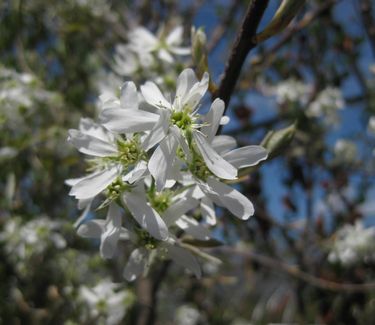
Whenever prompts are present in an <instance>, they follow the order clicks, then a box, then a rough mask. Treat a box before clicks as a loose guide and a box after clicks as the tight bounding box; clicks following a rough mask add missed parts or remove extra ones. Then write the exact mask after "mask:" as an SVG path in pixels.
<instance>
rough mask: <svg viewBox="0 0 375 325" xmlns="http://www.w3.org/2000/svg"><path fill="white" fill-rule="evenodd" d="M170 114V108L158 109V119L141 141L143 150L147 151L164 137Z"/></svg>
mask: <svg viewBox="0 0 375 325" xmlns="http://www.w3.org/2000/svg"><path fill="white" fill-rule="evenodd" d="M170 115H171V111H170V110H160V117H159V121H158V122H157V123H156V124H155V126H154V128H153V129H152V130H151V131H150V133H149V134H148V136H147V137H146V138H145V140H144V141H143V143H142V147H143V148H144V150H146V151H148V150H149V149H151V148H152V147H153V146H154V145H156V144H157V143H159V142H160V141H161V140H163V139H164V138H165V136H166V135H167V133H168V129H169V118H170Z"/></svg>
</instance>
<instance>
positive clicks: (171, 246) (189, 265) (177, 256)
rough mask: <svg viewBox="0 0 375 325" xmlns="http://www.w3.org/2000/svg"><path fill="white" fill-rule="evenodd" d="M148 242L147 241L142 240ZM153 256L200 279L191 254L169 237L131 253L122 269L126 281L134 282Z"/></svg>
mask: <svg viewBox="0 0 375 325" xmlns="http://www.w3.org/2000/svg"><path fill="white" fill-rule="evenodd" d="M144 240H149V239H147V238H146V239H144ZM146 247H148V248H146ZM150 248H151V249H150ZM155 256H163V257H164V258H167V259H171V260H173V261H174V262H175V263H177V264H179V265H181V266H183V267H184V268H186V269H188V270H190V271H191V272H193V273H194V275H195V276H196V277H197V278H200V277H201V275H202V271H201V268H200V265H199V263H198V261H197V259H196V258H195V256H194V255H193V254H191V253H190V252H189V251H188V250H186V249H184V248H182V247H181V246H179V244H178V242H177V241H176V239H174V238H172V237H169V238H168V240H167V241H163V242H159V243H155V242H152V241H151V242H149V243H146V246H145V247H139V248H136V249H135V250H133V251H132V253H131V254H130V256H129V259H128V262H127V264H126V266H125V269H124V273H123V275H124V277H125V279H126V280H127V281H134V280H135V279H136V278H137V277H138V276H140V275H142V274H144V273H145V272H146V271H147V269H148V268H149V266H150V262H151V261H152V260H153V259H154V258H155Z"/></svg>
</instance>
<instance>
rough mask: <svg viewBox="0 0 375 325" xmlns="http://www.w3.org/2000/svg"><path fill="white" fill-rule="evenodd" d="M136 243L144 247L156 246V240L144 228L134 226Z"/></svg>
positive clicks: (152, 247) (153, 247) (151, 247)
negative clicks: (136, 236) (136, 235)
mask: <svg viewBox="0 0 375 325" xmlns="http://www.w3.org/2000/svg"><path fill="white" fill-rule="evenodd" d="M136 232H137V234H138V244H139V245H140V246H143V247H144V248H146V249H149V250H152V249H155V248H156V247H157V246H158V240H157V239H155V238H153V237H152V236H151V235H150V234H149V233H148V232H147V231H146V230H143V229H140V228H136Z"/></svg>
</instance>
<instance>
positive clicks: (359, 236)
mask: <svg viewBox="0 0 375 325" xmlns="http://www.w3.org/2000/svg"><path fill="white" fill-rule="evenodd" d="M374 245H375V227H368V228H366V227H365V226H364V225H363V223H362V222H360V221H357V222H356V223H355V224H354V225H349V224H347V225H344V226H343V227H342V228H340V229H339V230H338V231H337V233H336V234H335V238H334V244H333V246H332V249H331V252H330V254H329V256H328V260H329V261H330V262H332V263H341V264H343V265H345V266H350V265H353V264H358V263H363V262H370V261H371V262H372V261H374V258H375V254H374Z"/></svg>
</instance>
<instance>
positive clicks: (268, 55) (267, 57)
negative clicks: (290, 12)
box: [253, 0, 340, 65]
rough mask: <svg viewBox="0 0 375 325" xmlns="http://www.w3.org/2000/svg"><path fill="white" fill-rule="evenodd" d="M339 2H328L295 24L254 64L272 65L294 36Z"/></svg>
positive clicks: (332, 0) (334, 0)
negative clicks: (279, 51)
mask: <svg viewBox="0 0 375 325" xmlns="http://www.w3.org/2000/svg"><path fill="white" fill-rule="evenodd" d="M338 1H340V0H327V1H326V2H325V3H324V4H322V5H321V6H319V7H318V8H316V9H314V10H311V11H309V12H307V13H306V14H305V15H304V17H303V18H302V19H301V20H300V21H299V22H298V23H295V24H293V25H291V26H290V27H289V28H287V29H286V31H285V32H284V34H282V35H281V37H280V39H279V40H278V41H277V42H276V43H275V44H274V45H272V46H271V47H270V48H269V49H267V51H266V53H265V54H263V55H262V58H261V59H260V60H257V61H254V63H253V64H254V65H259V64H264V63H267V64H269V63H271V62H272V61H273V58H274V57H275V55H274V54H275V53H277V51H278V50H280V49H281V48H282V47H283V46H284V45H285V44H287V43H288V42H289V41H290V40H291V38H292V37H293V35H295V34H296V33H297V32H299V31H301V30H302V29H304V28H305V27H307V26H308V25H310V24H311V23H312V22H313V21H314V20H315V19H317V18H318V17H320V15H322V14H323V13H324V12H326V11H327V10H328V9H329V8H331V7H332V6H333V5H335V4H336V3H337V2H338Z"/></svg>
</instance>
